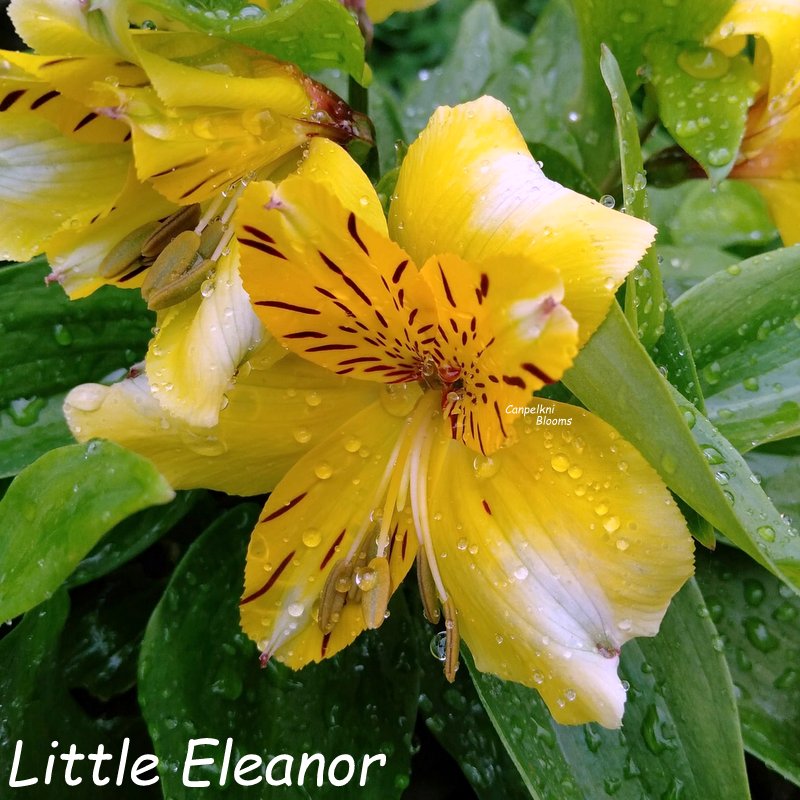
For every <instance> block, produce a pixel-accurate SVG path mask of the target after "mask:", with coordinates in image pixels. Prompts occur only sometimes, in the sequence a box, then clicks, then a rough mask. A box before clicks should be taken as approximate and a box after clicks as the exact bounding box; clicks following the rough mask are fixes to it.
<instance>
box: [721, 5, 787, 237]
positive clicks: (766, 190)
mask: <svg viewBox="0 0 800 800" xmlns="http://www.w3.org/2000/svg"><path fill="white" fill-rule="evenodd" d="M748 35H753V36H756V37H757V41H756V50H755V65H756V70H757V72H758V74H759V77H760V79H761V82H762V91H761V93H760V96H759V98H758V100H757V102H756V103H755V105H754V106H753V107H752V109H751V110H750V113H749V116H748V122H747V129H746V131H745V136H744V140H743V142H742V146H741V150H740V158H739V160H738V162H737V164H736V166H735V167H734V169H733V170H732V172H731V177H732V178H736V179H739V180H743V181H746V182H747V183H749V184H751V185H752V186H754V187H755V188H756V189H757V190H758V191H759V192H760V193H761V195H762V196H763V197H764V199H765V200H766V202H767V205H768V206H769V209H770V212H771V213H772V216H773V218H774V219H775V222H776V224H777V226H778V230H779V231H780V234H781V237H782V239H783V242H784V244H785V245H787V246H789V245H792V244H797V243H798V242H800V4H798V3H796V2H792V0H737V2H736V3H734V5H733V7H732V8H731V10H730V11H729V12H728V14H727V16H726V17H725V18H724V19H723V21H722V23H721V24H720V26H719V27H718V29H717V30H716V31H715V32H714V34H713V35H712V36H711V39H710V41H709V43H710V44H712V45H714V46H717V47H720V48H721V49H724V50H726V52H728V51H730V52H735V51H737V50H739V49H740V48H741V47H742V46H743V45H744V43H745V41H746V37H747V36H748Z"/></svg>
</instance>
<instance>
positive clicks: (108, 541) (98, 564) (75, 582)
mask: <svg viewBox="0 0 800 800" xmlns="http://www.w3.org/2000/svg"><path fill="white" fill-rule="evenodd" d="M202 494H203V493H202V492H199V491H192V492H179V493H178V494H177V496H176V497H175V499H174V500H173V501H172V502H171V503H169V504H168V505H165V506H157V507H155V508H146V509H144V510H143V511H140V512H138V513H137V514H134V515H133V516H132V517H128V518H127V519H124V520H123V521H122V522H120V523H119V524H118V525H117V526H116V527H115V528H114V529H113V530H111V531H109V532H108V533H107V534H106V535H105V536H104V537H103V538H102V539H101V540H100V541H99V542H98V543H97V545H96V546H95V547H94V549H93V550H92V551H91V553H89V555H87V556H86V557H85V558H84V559H83V560H82V561H81V563H80V564H78V566H77V567H76V569H75V571H74V572H73V573H72V574H71V575H70V576H69V581H68V583H69V585H70V586H80V585H81V584H83V583H88V582H89V581H93V580H96V579H97V578H99V577H101V576H102V575H106V574H107V573H109V572H111V571H112V570H115V569H117V567H119V566H120V565H122V564H124V563H125V562H126V561H130V560H131V559H132V558H135V557H136V556H137V555H139V553H142V552H144V551H145V550H146V549H147V548H148V547H150V545H151V544H153V543H154V542H156V541H158V540H159V539H160V538H161V537H162V536H164V534H166V533H167V531H169V530H170V529H171V528H172V527H174V526H175V525H176V524H177V523H178V522H180V520H182V519H183V518H184V517H185V516H186V515H187V514H188V513H189V511H191V510H192V509H193V508H194V507H195V505H196V504H197V502H198V501H199V500H200V498H201V497H202Z"/></svg>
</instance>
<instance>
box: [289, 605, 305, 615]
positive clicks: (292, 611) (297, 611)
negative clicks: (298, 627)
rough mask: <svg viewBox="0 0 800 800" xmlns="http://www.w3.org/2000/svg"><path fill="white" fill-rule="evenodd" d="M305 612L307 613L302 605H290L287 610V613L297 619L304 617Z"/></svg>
mask: <svg viewBox="0 0 800 800" xmlns="http://www.w3.org/2000/svg"><path fill="white" fill-rule="evenodd" d="M303 611H305V606H304V605H303V604H302V603H290V604H289V607H288V608H287V609H286V613H287V614H288V615H289V616H290V617H294V618H295V619H297V618H298V617H302V616H303Z"/></svg>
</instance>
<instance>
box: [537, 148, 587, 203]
mask: <svg viewBox="0 0 800 800" xmlns="http://www.w3.org/2000/svg"><path fill="white" fill-rule="evenodd" d="M528 150H530V152H531V155H532V156H533V157H534V158H535V159H537V160H538V162H539V164H540V165H541V167H542V172H544V174H545V175H547V177H548V178H550V180H551V181H555V182H556V183H560V184H561V185H562V186H566V187H567V188H568V189H572V190H573V191H575V192H580V194H584V195H586V196H587V197H592V198H596V197H600V191H599V190H598V188H597V187H596V186H595V185H594V183H592V181H590V180H589V178H588V177H587V176H586V175H585V174H584V172H583V171H582V170H580V169H578V167H576V166H575V164H573V163H572V162H571V161H570V160H569V159H568V158H565V157H564V156H563V155H561V153H559V152H558V150H553V149H552V148H551V147H548V146H547V145H546V144H542V143H541V142H533V143H528Z"/></svg>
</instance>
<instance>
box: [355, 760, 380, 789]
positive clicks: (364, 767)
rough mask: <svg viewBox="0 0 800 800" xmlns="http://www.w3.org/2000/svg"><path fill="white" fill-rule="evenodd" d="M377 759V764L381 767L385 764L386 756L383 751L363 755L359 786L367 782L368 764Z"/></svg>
mask: <svg viewBox="0 0 800 800" xmlns="http://www.w3.org/2000/svg"><path fill="white" fill-rule="evenodd" d="M373 761H377V762H378V764H379V765H380V766H382V767H385V766H386V756H385V755H384V754H383V753H379V754H378V755H377V756H367V755H365V756H364V763H363V764H362V765H361V780H360V781H359V782H358V785H359V786H365V785H366V783H367V770H368V769H369V765H370V764H371V763H372V762H373Z"/></svg>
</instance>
